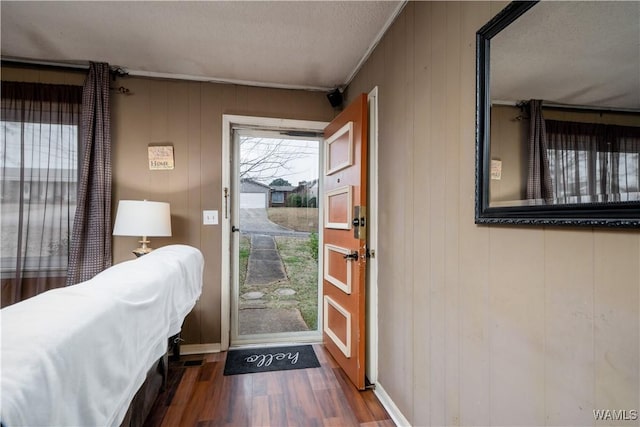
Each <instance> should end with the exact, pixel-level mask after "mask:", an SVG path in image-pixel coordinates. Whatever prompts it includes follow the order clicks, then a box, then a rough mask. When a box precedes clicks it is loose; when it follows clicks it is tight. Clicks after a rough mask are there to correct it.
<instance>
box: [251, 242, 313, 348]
mask: <svg viewBox="0 0 640 427" xmlns="http://www.w3.org/2000/svg"><path fill="white" fill-rule="evenodd" d="M245 282H246V284H247V285H250V286H253V287H256V288H258V289H261V288H264V291H265V292H266V291H267V288H268V287H269V286H270V285H273V284H276V283H278V282H281V283H282V284H283V286H285V285H287V284H288V283H289V280H288V278H287V274H286V272H285V269H284V264H283V263H282V258H280V253H279V252H278V248H277V246H276V242H275V239H274V238H273V236H269V235H265V234H251V252H250V253H249V260H248V265H247V277H246V279H245ZM278 291H280V292H282V291H286V288H280V289H279V290H278ZM278 291H276V292H278ZM263 296H265V293H264V292H261V291H255V292H250V293H249V294H248V295H241V296H240V304H239V307H238V308H239V313H238V318H239V325H238V329H239V331H238V332H239V334H240V335H248V334H266V333H279V332H297V331H307V330H309V328H308V327H307V324H306V323H305V322H304V320H303V319H302V315H301V314H300V310H298V309H297V308H295V307H289V308H285V307H269V306H268V302H267V301H265V300H263V299H262V297H263Z"/></svg>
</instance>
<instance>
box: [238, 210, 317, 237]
mask: <svg viewBox="0 0 640 427" xmlns="http://www.w3.org/2000/svg"><path fill="white" fill-rule="evenodd" d="M240 231H241V232H242V233H246V234H256V233H257V234H263V235H268V236H290V235H293V236H308V235H309V233H306V232H304V231H295V230H291V229H290V228H286V227H283V226H281V225H278V224H276V223H275V222H272V221H271V220H269V216H268V215H267V210H266V209H262V208H258V209H240Z"/></svg>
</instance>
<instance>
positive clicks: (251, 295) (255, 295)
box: [242, 291, 264, 299]
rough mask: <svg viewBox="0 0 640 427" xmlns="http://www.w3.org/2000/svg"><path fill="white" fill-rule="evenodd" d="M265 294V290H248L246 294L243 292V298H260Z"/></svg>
mask: <svg viewBox="0 0 640 427" xmlns="http://www.w3.org/2000/svg"><path fill="white" fill-rule="evenodd" d="M263 296H264V292H260V291H253V292H247V293H246V294H242V298H244V299H260V298H262V297H263Z"/></svg>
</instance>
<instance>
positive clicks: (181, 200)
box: [2, 67, 336, 344]
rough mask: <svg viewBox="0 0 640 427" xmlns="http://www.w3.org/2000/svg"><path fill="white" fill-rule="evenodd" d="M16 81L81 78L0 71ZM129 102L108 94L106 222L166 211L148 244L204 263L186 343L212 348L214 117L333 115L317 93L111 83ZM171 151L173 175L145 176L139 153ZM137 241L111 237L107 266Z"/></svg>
mask: <svg viewBox="0 0 640 427" xmlns="http://www.w3.org/2000/svg"><path fill="white" fill-rule="evenodd" d="M2 78H3V79H5V80H16V81H39V82H43V83H67V84H79V85H82V84H83V81H84V74H83V73H74V72H72V73H68V72H60V71H39V70H33V69H20V68H13V67H11V68H9V67H6V68H4V67H3V69H2ZM113 86H114V87H118V86H124V87H126V88H128V89H129V90H130V93H131V94H130V95H122V94H118V93H116V92H115V91H113V92H111V108H112V110H111V114H112V123H111V132H112V133H111V135H112V163H113V217H112V220H115V213H116V209H117V205H118V201H119V200H123V199H147V200H154V201H164V202H169V203H170V204H171V221H172V229H173V230H172V231H173V235H172V237H170V238H151V246H152V247H160V246H164V245H167V244H176V243H182V244H188V245H192V246H195V247H197V248H199V249H200V250H201V251H202V252H203V254H204V258H205V272H204V276H205V277H204V287H203V291H202V296H201V297H200V300H199V301H198V303H197V305H196V307H195V308H194V310H193V311H192V313H191V314H190V315H189V316H188V317H187V319H186V321H185V325H184V328H183V333H182V337H183V338H184V339H185V342H186V343H187V344H215V343H219V342H220V290H221V280H220V274H221V273H220V267H221V265H220V262H221V257H222V251H223V250H224V248H222V236H221V226H220V225H202V210H205V209H214V210H218V211H219V214H220V215H222V212H223V206H221V200H222V172H221V167H222V115H223V114H237V115H247V116H261V117H276V118H287V119H299V120H318V121H330V120H331V119H332V118H333V117H334V116H335V114H336V112H335V111H334V110H333V108H332V107H331V105H330V104H329V102H328V101H327V99H326V96H325V94H324V93H322V92H312V91H302V90H283V89H266V88H257V87H248V86H238V85H224V84H213V83H201V82H187V81H177V80H160V79H149V78H137V77H128V78H121V79H118V80H117V81H115V82H113ZM157 142H166V143H170V144H172V145H173V146H174V157H175V169H174V170H170V171H150V170H149V168H148V157H147V147H148V145H149V144H150V143H157ZM137 240H138V239H137V238H134V237H114V239H113V260H114V263H118V262H122V261H125V260H129V259H133V258H134V256H133V255H132V254H131V250H133V249H135V247H136V246H138V244H137Z"/></svg>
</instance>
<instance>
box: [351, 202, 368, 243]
mask: <svg viewBox="0 0 640 427" xmlns="http://www.w3.org/2000/svg"><path fill="white" fill-rule="evenodd" d="M352 224H353V237H355V238H356V239H360V240H364V239H366V238H367V207H366V206H354V207H353V221H352Z"/></svg>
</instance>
